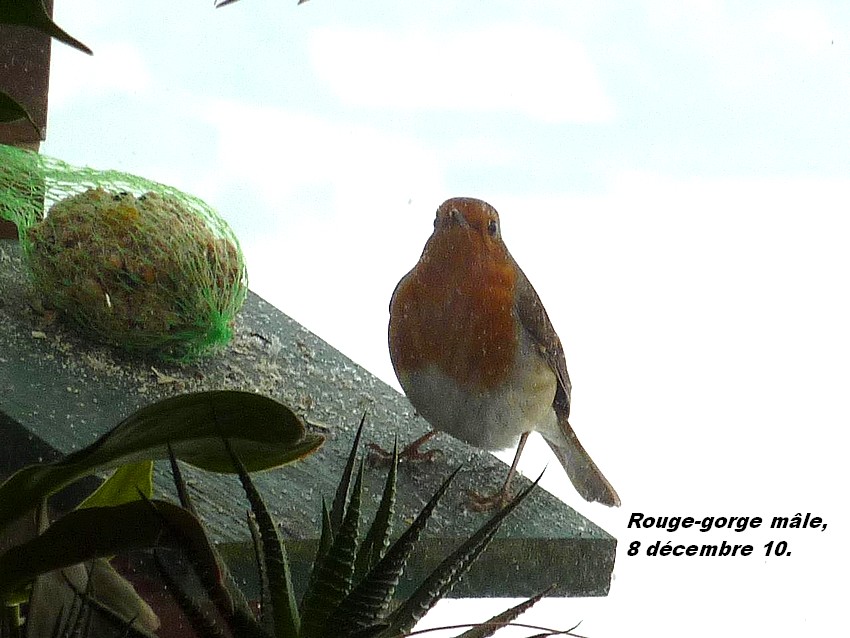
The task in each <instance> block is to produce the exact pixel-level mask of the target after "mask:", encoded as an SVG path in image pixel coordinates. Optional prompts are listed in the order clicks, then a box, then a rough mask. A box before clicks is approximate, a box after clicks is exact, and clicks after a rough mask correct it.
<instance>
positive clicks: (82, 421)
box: [0, 240, 616, 597]
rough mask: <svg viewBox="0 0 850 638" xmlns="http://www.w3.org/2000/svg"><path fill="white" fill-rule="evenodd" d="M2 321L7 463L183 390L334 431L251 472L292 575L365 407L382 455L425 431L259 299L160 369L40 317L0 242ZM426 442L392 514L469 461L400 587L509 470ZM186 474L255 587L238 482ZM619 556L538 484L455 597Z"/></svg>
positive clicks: (166, 479) (596, 591)
mask: <svg viewBox="0 0 850 638" xmlns="http://www.w3.org/2000/svg"><path fill="white" fill-rule="evenodd" d="M35 305H37V304H35ZM0 325H2V326H3V329H2V330H0V412H2V413H4V414H5V418H4V419H3V420H0V428H2V429H0V436H2V440H3V441H6V442H10V443H11V442H12V441H16V442H17V443H16V444H15V445H14V446H11V444H10V445H8V446H3V447H2V449H0V457H2V461H3V463H0V468H6V469H7V470H8V469H10V468H14V467H19V466H22V465H24V464H26V463H32V462H37V461H38V460H47V459H49V458H50V457H51V456H55V455H57V454H65V453H68V452H70V451H72V450H75V449H78V448H80V447H83V446H85V445H87V444H89V443H91V442H92V441H94V440H95V439H96V438H97V437H98V436H100V435H101V434H103V433H104V432H105V431H107V430H108V429H109V428H110V427H111V426H113V425H114V424H116V423H117V422H119V421H120V420H121V419H122V418H124V417H125V416H127V415H128V414H130V413H131V412H133V411H134V410H136V409H138V408H140V407H143V406H145V405H148V404H149V403H151V402H153V401H156V400H158V399H161V398H165V397H168V396H173V395H175V394H179V393H181V392H192V391H200V390H210V389H240V390H249V391H253V392H258V393H261V394H264V395H267V396H271V397H274V398H277V399H278V400H280V401H283V402H284V403H286V404H287V405H289V406H290V407H292V408H293V409H294V410H295V411H296V412H298V413H299V414H300V415H302V416H303V417H304V418H305V421H306V422H307V424H308V428H310V429H311V430H314V431H317V432H320V433H322V434H324V435H325V436H326V437H327V441H326V443H325V445H324V446H323V447H322V448H321V449H320V450H319V452H318V453H316V454H314V455H312V456H311V457H309V458H307V459H304V460H303V461H300V462H297V463H294V464H291V465H289V466H287V467H284V468H280V469H277V470H272V471H269V472H264V473H259V474H257V475H255V480H256V482H257V484H258V486H259V488H260V490H261V492H262V493H263V495H264V497H265V498H266V500H267V503H268V505H269V508H270V509H271V511H272V513H273V515H274V516H275V517H276V519H277V520H278V521H279V522H280V526H281V532H282V535H283V537H284V539H285V540H286V542H287V545H288V548H289V551H290V554H291V556H292V557H293V558H294V559H295V561H296V564H295V566H294V572H295V574H296V578H297V577H298V575H302V576H303V574H304V573H305V569H306V566H307V565H308V564H309V560H310V556H311V555H312V551H313V548H314V547H315V542H316V537H317V532H318V525H319V513H320V511H321V501H322V499H323V498H326V499H331V498H332V497H333V494H334V491H335V486H336V481H337V478H338V476H339V473H340V472H341V469H342V467H343V465H344V463H345V459H346V457H347V454H348V451H349V449H350V445H351V442H352V439H353V436H354V432H355V429H356V426H357V424H358V422H359V420H360V417H361V415H362V414H363V413H364V411H365V412H366V413H367V415H368V416H367V427H366V429H365V432H364V438H365V440H366V441H374V442H377V443H378V444H380V445H382V446H383V447H385V448H390V447H391V446H392V444H393V440H394V438H395V437H396V436H398V439H399V441H400V442H401V443H402V444H403V443H404V442H406V441H410V440H412V439H413V438H414V437H416V436H418V435H419V434H421V433H423V432H425V431H426V429H427V424H426V423H425V422H424V421H423V420H422V419H420V418H419V417H417V416H415V415H414V414H413V411H412V408H411V407H410V405H409V403H408V402H407V400H406V399H405V398H404V397H403V396H401V395H400V394H399V393H397V392H396V391H395V390H394V389H393V388H391V387H390V386H387V385H386V384H385V383H383V382H382V381H380V380H379V379H377V378H376V377H374V376H373V375H371V374H369V373H368V372H367V371H366V370H364V369H363V368H361V367H360V366H358V365H357V364H355V363H354V362H352V361H351V360H349V359H347V358H346V357H345V356H343V355H342V354H340V353H339V352H338V351H336V350H334V349H333V348H331V347H330V346H329V345H328V344H327V343H325V342H323V341H322V340H321V339H319V338H318V337H316V336H315V335H313V334H312V333H310V332H309V331H308V330H307V329H306V328H304V327H303V326H301V325H299V324H298V323H296V322H295V321H293V320H292V319H290V318H289V317H287V316H286V315H284V314H283V313H281V312H280V311H279V310H277V309H276V308H274V307H273V306H271V305H270V304H268V303H266V302H265V301H264V300H263V299H261V298H260V297H258V296H257V295H255V294H253V293H252V294H250V296H249V298H248V301H247V303H246V305H245V307H244V309H243V310H242V312H241V313H240V316H239V318H238V322H237V327H236V328H237V330H236V337H235V339H234V342H233V343H232V345H231V346H230V347H229V348H228V350H227V351H226V352H224V353H222V354H221V355H220V356H216V357H214V358H209V359H207V360H204V361H201V362H198V363H193V364H188V365H182V366H181V365H175V364H165V363H162V362H160V361H157V360H152V359H146V358H142V357H137V356H130V355H126V354H123V353H121V352H118V351H116V350H114V349H111V348H108V347H104V346H99V345H96V344H91V343H89V342H88V341H87V340H85V339H83V338H80V337H79V336H78V335H76V334H75V333H74V331H73V330H71V329H68V328H66V327H65V326H63V325H62V324H61V322H53V323H46V322H45V320H44V318H43V316H42V315H41V314H40V313H39V312H38V311H36V310H34V308H33V300H32V298H31V295H30V292H29V291H28V286H27V282H26V276H25V273H24V270H23V267H22V264H21V261H20V254H19V250H18V248H17V244H16V243H15V242H13V241H10V240H4V241H2V242H0ZM435 445H437V446H438V447H439V448H440V449H441V450H442V452H443V454H442V455H440V456H439V457H438V458H437V459H436V460H435V461H434V462H426V463H412V464H403V465H402V467H401V468H400V472H399V479H398V494H399V502H398V505H397V520H398V521H409V520H412V519H413V517H414V516H415V515H416V514H417V513H418V511H419V509H420V508H421V507H422V505H423V504H424V503H425V502H426V501H427V500H428V498H429V497H430V495H431V494H432V493H433V492H434V491H435V490H436V488H437V486H438V485H439V484H440V482H441V481H442V480H443V479H444V478H445V476H447V475H448V473H449V472H451V471H452V470H453V469H454V468H456V467H457V466H458V465H460V464H463V465H464V468H463V470H462V471H461V472H460V474H459V476H458V478H457V480H456V483H455V485H454V487H453V489H452V490H451V491H450V492H449V494H448V495H447V498H446V499H445V502H444V503H443V504H442V505H441V506H440V507H439V508H438V509H437V512H436V513H435V515H434V518H433V519H432V521H431V523H430V524H429V527H428V530H427V534H426V535H425V539H424V541H423V543H422V546H421V548H420V550H419V551H418V553H417V555H416V556H415V557H414V560H413V561H412V564H411V567H410V569H409V570H408V574H407V576H406V581H405V583H403V584H402V587H403V589H404V588H409V587H410V586H411V582H415V581H416V580H417V579H418V578H421V576H422V575H423V574H424V573H425V572H426V570H427V569H428V568H429V567H433V566H434V565H436V564H437V563H438V562H439V561H440V560H442V558H443V557H444V556H445V555H446V553H447V552H448V551H450V549H451V548H453V547H454V546H456V545H457V544H459V543H460V542H462V540H463V539H464V538H466V537H467V536H468V535H470V534H471V533H472V532H473V531H474V529H475V528H477V526H478V525H480V524H481V522H482V521H483V520H484V519H485V518H486V515H485V514H480V513H477V512H472V511H469V510H468V508H467V507H466V505H467V502H468V501H467V496H466V495H467V491H468V490H470V489H473V488H477V489H482V490H492V489H496V488H497V487H498V486H499V485H500V484H501V481H502V480H503V478H504V475H505V471H506V468H505V465H504V464H503V463H501V461H499V460H498V459H496V458H495V457H493V456H491V455H489V454H486V453H483V452H480V451H478V450H474V449H472V448H470V447H468V446H466V445H465V444H463V443H460V442H458V441H455V440H454V439H451V437H448V436H444V435H440V436H439V437H438V438H437V439H436V443H435ZM555 471H559V470H555ZM384 476H385V470H384V469H383V468H372V469H370V471H368V472H367V480H366V482H365V490H366V498H365V500H366V502H367V503H372V504H374V503H375V502H376V501H377V499H378V498H379V497H380V493H381V489H382V486H383V480H384ZM187 478H188V479H189V480H190V488H191V493H192V495H193V496H194V497H195V499H196V500H197V502H198V504H199V506H200V510H201V512H202V515H203V517H204V520H205V523H206V525H207V526H208V528H209V529H210V531H211V534H212V537H213V539H214V540H215V541H216V542H218V543H221V546H222V548H223V550H224V551H225V552H226V554H227V556H228V557H229V561H230V563H231V565H232V567H233V569H234V571H235V572H236V573H237V574H240V575H241V577H242V578H243V579H244V580H245V581H246V582H247V583H249V584H250V582H252V581H253V579H252V578H251V576H250V574H251V572H252V569H253V556H252V555H251V552H250V551H249V536H248V532H247V529H246V527H245V525H244V512H245V510H246V508H247V503H246V501H245V499H244V496H243V494H242V491H241V488H240V487H239V485H238V481H237V480H236V479H235V478H234V477H233V476H228V475H214V474H208V473H203V472H200V471H197V470H193V469H191V468H187ZM565 480H566V479H565ZM155 484H156V489H157V490H158V491H159V492H161V493H164V494H173V488H172V486H171V479H170V475H169V472H168V469H167V467H165V466H164V465H163V466H158V467H157V470H156V476H155ZM520 484H522V482H520ZM400 524H401V523H399V525H400ZM615 549H616V540H615V539H614V538H613V537H611V536H610V535H609V534H607V533H606V532H605V531H604V530H602V529H601V528H599V527H598V526H596V525H595V524H594V523H592V522H591V521H589V520H587V519H586V518H584V517H582V516H581V515H579V514H577V513H576V512H575V511H574V510H572V509H571V508H569V507H568V506H566V505H565V504H563V503H562V502H561V501H559V500H558V499H556V498H555V497H553V496H552V495H550V494H548V493H547V492H545V491H543V490H536V491H535V493H534V494H533V495H532V496H531V497H530V498H529V500H528V501H527V502H526V503H524V504H523V505H522V506H521V509H520V510H518V511H517V512H516V515H514V516H513V517H511V518H510V519H509V520H508V521H507V523H506V524H505V527H504V529H503V531H502V532H500V534H499V536H498V537H497V539H496V540H495V541H494V543H493V545H492V546H491V548H490V549H488V550H487V552H485V554H484V555H483V556H482V558H481V560H480V562H479V564H478V565H477V566H476V568H474V570H473V571H472V572H471V573H470V574H469V575H468V577H467V578H466V579H464V582H463V584H462V586H460V587H458V588H456V589H455V591H454V592H453V593H452V595H453V596H475V597H479V596H505V597H508V596H511V597H512V596H527V595H531V594H533V593H536V592H537V591H539V590H542V589H544V588H546V587H548V586H549V585H551V584H553V583H557V585H558V586H557V589H556V590H555V594H556V595H564V596H600V595H605V594H606V593H607V592H608V588H609V585H610V579H611V572H612V570H613V565H614V552H615Z"/></svg>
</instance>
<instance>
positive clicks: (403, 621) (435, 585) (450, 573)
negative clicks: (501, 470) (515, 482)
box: [381, 474, 543, 636]
mask: <svg viewBox="0 0 850 638" xmlns="http://www.w3.org/2000/svg"><path fill="white" fill-rule="evenodd" d="M542 476H543V475H542V474H541V475H540V477H538V478H537V480H536V481H534V483H532V484H531V485H530V486H528V487H527V488H526V489H524V490H522V491H521V492H520V493H519V494H517V495H516V496H515V497H514V498H513V499H512V500H511V501H510V502H509V503H508V504H507V505H506V506H505V507H503V508H502V509H501V510H499V511H498V512H496V513H495V514H494V515H493V516H492V517H490V519H489V520H488V521H487V522H486V523H484V525H482V526H481V527H480V528H478V531H477V532H475V534H473V535H472V536H471V537H469V538H468V539H467V540H466V541H465V542H464V543H462V544H461V546H460V547H458V548H457V549H456V550H455V551H454V552H452V554H451V555H449V556H448V557H447V558H446V559H445V560H443V562H442V563H440V564H439V565H438V566H437V568H436V569H435V570H434V571H433V572H431V574H430V575H429V576H428V577H427V578H426V579H425V580H424V581H423V583H422V584H421V585H420V586H419V587H418V588H417V590H416V591H415V592H414V593H413V594H412V595H411V596H410V597H409V598H408V599H407V600H406V601H404V603H402V604H401V605H400V606H399V607H398V608H397V609H396V610H395V611H394V612H393V613H392V614H391V615H390V616H389V618H388V619H387V629H386V630H384V632H383V633H382V634H381V635H383V636H393V635H396V634H403V633H405V632H407V631H409V630H410V629H412V628H413V626H414V625H415V624H416V623H417V622H418V621H419V619H420V618H422V616H424V615H425V614H426V613H427V612H428V611H429V610H430V609H431V608H432V607H433V606H434V605H435V604H437V601H439V600H440V599H441V598H443V597H444V596H445V595H446V594H448V593H449V592H450V591H451V589H452V587H454V586H455V584H456V583H457V582H458V581H459V580H460V579H461V578H462V577H463V575H464V574H466V572H467V571H469V568H470V567H471V566H472V564H473V563H474V562H475V560H476V559H477V558H478V556H480V555H481V552H483V551H484V550H485V549H486V548H487V546H488V545H489V544H490V541H491V540H493V537H494V536H495V535H496V532H498V531H499V528H500V527H501V525H502V523H503V522H504V520H505V518H507V516H508V515H509V514H510V513H511V512H513V511H514V510H515V509H516V508H517V506H518V505H519V504H520V503H522V502H523V501H524V500H525V499H526V498H527V497H528V495H529V494H530V493H531V491H532V490H533V489H534V488H535V487H537V483H538V482H539V481H540V478H541V477H542Z"/></svg>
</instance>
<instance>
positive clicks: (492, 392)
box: [400, 335, 558, 450]
mask: <svg viewBox="0 0 850 638" xmlns="http://www.w3.org/2000/svg"><path fill="white" fill-rule="evenodd" d="M523 336H524V335H523ZM520 341H521V343H520V347H519V348H517V355H516V365H515V366H514V368H513V369H514V374H513V375H512V376H511V377H510V378H509V379H508V380H507V381H506V382H505V383H503V384H501V385H499V386H496V387H493V388H488V389H478V390H469V389H468V388H463V387H461V386H459V385H458V384H457V382H455V381H454V380H453V379H450V378H449V377H448V376H446V374H444V373H443V372H442V371H441V370H440V369H438V368H437V367H436V366H429V367H428V368H425V369H423V370H418V371H415V372H413V373H410V374H406V375H403V378H401V379H400V381H401V385H402V387H403V388H404V391H405V393H406V394H407V397H408V398H409V399H410V402H411V403H412V404H413V407H414V408H416V410H417V412H419V414H420V415H422V417H424V418H425V420H426V421H428V423H430V424H431V426H432V427H434V428H435V429H437V430H440V431H442V432H447V433H449V434H451V435H452V436H454V437H456V438H458V439H461V440H462V441H466V442H467V443H469V444H470V445H474V446H476V447H480V448H484V449H487V450H502V449H505V448H509V447H513V446H515V445H516V444H517V442H518V441H519V437H520V436H521V435H522V434H523V433H524V432H528V431H530V430H534V431H539V432H552V431H557V429H558V423H557V418H556V417H555V411H554V409H553V408H552V402H553V401H554V399H555V389H556V383H557V382H556V378H555V374H554V372H552V370H551V368H549V366H548V365H547V364H546V363H545V362H544V361H543V359H542V358H541V357H540V356H539V355H538V354H537V352H535V351H534V348H533V346H532V345H531V343H530V342H529V340H528V339H527V338H523V339H521V340H520Z"/></svg>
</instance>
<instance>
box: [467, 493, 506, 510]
mask: <svg viewBox="0 0 850 638" xmlns="http://www.w3.org/2000/svg"><path fill="white" fill-rule="evenodd" d="M468 496H469V509H471V510H472V511H473V512H490V511H492V510H496V509H501V508H503V507H504V506H505V505H507V504H508V503H509V502H510V500H511V498H512V495H511V493H510V491H509V490H505V489H504V488H503V489H501V490H499V491H498V492H496V493H494V494H489V495H488V494H482V493H481V492H479V491H478V490H469V493H468Z"/></svg>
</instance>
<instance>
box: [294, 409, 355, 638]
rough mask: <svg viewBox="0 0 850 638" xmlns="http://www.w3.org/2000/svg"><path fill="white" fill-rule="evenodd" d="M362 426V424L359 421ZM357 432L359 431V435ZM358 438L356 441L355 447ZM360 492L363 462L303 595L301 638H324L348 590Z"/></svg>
mask: <svg viewBox="0 0 850 638" xmlns="http://www.w3.org/2000/svg"><path fill="white" fill-rule="evenodd" d="M361 426H362V422H361ZM358 433H359V432H358ZM357 440H359V437H356V438H355V446H356V444H357ZM362 493H363V463H362V462H361V464H360V468H359V470H358V472H357V478H356V480H355V483H354V488H353V489H352V490H351V496H350V500H349V502H348V504H347V506H346V513H345V518H344V519H343V521H342V525H341V527H340V528H339V531H338V532H337V534H336V537H335V538H334V543H333V546H332V547H331V549H330V551H329V552H328V553H327V554H326V555H325V556H324V558H323V560H321V561H320V562H317V563H316V564H315V565H314V566H313V573H312V574H311V578H310V583H309V584H308V586H307V591H306V592H305V594H304V603H303V608H302V620H303V625H302V631H301V636H302V638H318V637H320V636H324V635H325V629H326V621H327V618H328V616H330V614H331V613H332V612H333V610H334V609H336V608H337V607H338V606H339V603H340V601H341V600H343V598H345V596H347V595H348V593H349V592H350V591H351V584H352V577H353V576H354V563H355V556H356V551H357V543H358V541H359V540H360V539H359V535H360V531H359V530H360V505H361V497H362Z"/></svg>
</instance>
